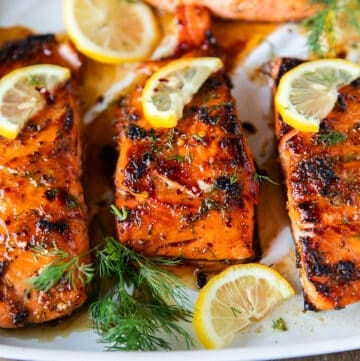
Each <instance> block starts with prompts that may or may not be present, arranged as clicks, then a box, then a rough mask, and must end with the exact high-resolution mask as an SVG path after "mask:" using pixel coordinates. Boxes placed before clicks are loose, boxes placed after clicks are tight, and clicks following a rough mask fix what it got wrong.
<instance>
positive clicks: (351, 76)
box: [275, 59, 360, 132]
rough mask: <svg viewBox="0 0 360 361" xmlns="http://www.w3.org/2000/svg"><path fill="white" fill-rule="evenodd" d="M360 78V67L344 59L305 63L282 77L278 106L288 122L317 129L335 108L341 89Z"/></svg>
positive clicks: (312, 129) (301, 128)
mask: <svg viewBox="0 0 360 361" xmlns="http://www.w3.org/2000/svg"><path fill="white" fill-rule="evenodd" d="M359 77H360V66H359V65H357V64H354V63H351V62H349V61H346V60H342V59H323V60H314V61H310V62H306V63H303V64H301V65H299V66H296V67H295V68H293V69H291V70H290V71H288V72H287V73H285V74H284V76H283V77H282V78H281V79H280V83H279V87H278V90H277V92H276V95H275V107H276V110H277V111H278V112H279V113H280V115H281V117H282V119H283V120H284V122H285V123H287V124H289V125H291V126H292V127H294V128H296V129H299V130H301V131H305V132H317V131H318V130H319V125H320V122H321V120H322V119H324V118H325V117H326V116H327V115H328V114H329V113H330V112H331V110H332V109H333V108H334V105H335V103H336V101H337V98H338V89H340V88H341V87H343V86H345V85H348V84H350V83H351V82H352V81H353V80H355V79H357V78H359Z"/></svg>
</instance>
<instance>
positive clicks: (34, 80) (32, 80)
mask: <svg viewBox="0 0 360 361" xmlns="http://www.w3.org/2000/svg"><path fill="white" fill-rule="evenodd" d="M29 84H30V85H31V86H34V87H40V86H43V85H44V81H43V79H41V78H40V77H38V76H37V75H34V74H31V75H29Z"/></svg>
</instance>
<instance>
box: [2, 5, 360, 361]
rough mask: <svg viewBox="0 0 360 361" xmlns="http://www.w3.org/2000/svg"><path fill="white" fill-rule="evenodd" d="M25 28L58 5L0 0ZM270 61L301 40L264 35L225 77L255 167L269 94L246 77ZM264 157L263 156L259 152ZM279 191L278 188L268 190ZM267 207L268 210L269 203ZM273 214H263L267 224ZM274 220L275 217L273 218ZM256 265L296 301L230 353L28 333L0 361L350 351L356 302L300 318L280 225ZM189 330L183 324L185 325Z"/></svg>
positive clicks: (8, 340)
mask: <svg viewBox="0 0 360 361" xmlns="http://www.w3.org/2000/svg"><path fill="white" fill-rule="evenodd" d="M14 24H22V25H27V26H30V27H32V28H34V29H35V30H36V31H38V32H53V31H61V30H63V21H62V16H61V0H46V1H45V0H0V26H9V25H14ZM276 55H289V56H300V57H303V56H306V47H305V41H304V39H303V38H302V37H301V36H299V35H298V34H297V33H296V28H295V27H294V26H289V27H285V28H281V29H279V30H278V31H276V32H275V33H274V34H272V35H271V36H270V37H269V38H268V39H267V40H266V41H265V42H264V43H263V44H262V45H261V46H260V47H259V48H258V49H256V50H255V51H254V52H253V53H252V54H251V55H250V56H249V57H248V58H247V59H246V61H245V63H244V66H243V67H242V68H238V69H237V70H236V71H235V72H234V74H232V78H233V81H234V85H235V86H234V95H235V96H236V98H237V100H238V106H239V109H240V113H241V118H242V120H243V121H251V122H255V124H256V126H257V129H258V130H259V131H258V132H257V133H256V134H255V135H253V136H250V139H249V143H250V146H251V148H252V150H253V151H254V153H255V155H256V158H257V161H258V163H259V164H260V165H262V164H263V163H264V162H265V160H266V155H264V152H262V150H263V148H264V144H267V146H265V149H267V150H268V151H269V150H271V148H272V147H273V145H272V144H273V143H271V142H272V133H271V129H270V127H269V125H268V124H269V121H268V119H269V108H270V90H269V87H268V86H264V85H258V84H256V83H252V82H251V81H250V80H249V77H248V74H249V73H251V71H252V70H253V69H254V68H255V67H256V66H257V65H260V64H262V63H263V62H264V61H266V60H268V59H271V58H272V57H274V56H276ZM265 154H266V152H265ZM275 189H276V191H277V192H281V190H280V188H279V187H278V188H275ZM270 206H271V205H270ZM277 217H278V214H276V213H272V212H269V222H273V221H274V222H275V221H277V220H276V218H277ZM279 217H280V216H279ZM262 262H263V263H266V264H274V263H279V262H280V263H281V264H282V268H281V270H282V272H283V273H284V275H285V276H286V277H287V278H288V279H289V280H290V281H291V282H292V283H293V284H294V286H295V287H296V288H297V291H298V292H297V296H296V297H294V298H293V299H292V300H290V301H289V302H286V303H284V304H283V305H281V306H280V307H279V308H277V309H276V310H274V312H272V314H271V315H269V316H268V317H267V318H266V319H265V320H263V321H262V322H260V323H257V324H256V325H254V326H253V327H252V328H250V329H248V330H246V331H244V332H242V333H240V334H239V336H238V337H237V339H236V342H235V343H234V344H233V346H232V347H231V348H228V349H225V350H219V351H205V350H202V349H201V347H200V346H199V345H197V346H196V348H195V349H194V350H185V349H184V345H182V344H178V343H176V342H175V343H174V351H171V352H170V353H169V352H131V353H118V352H105V351H104V345H102V344H100V343H98V342H97V341H98V336H97V335H96V334H95V333H93V332H91V331H71V329H70V331H69V330H67V331H66V332H64V331H61V332H60V333H59V335H57V334H56V329H53V330H50V331H49V330H48V329H44V330H41V329H40V330H39V331H34V330H28V331H21V332H17V331H14V332H13V331H6V332H0V357H4V358H10V359H27V360H29V359H32V360H37V361H40V360H47V361H50V360H54V361H55V360H59V361H60V360H61V361H64V360H66V361H71V360H87V361H93V360H94V361H95V360H104V361H110V360H124V361H125V360H127V361H129V360H157V361H161V360H167V359H169V358H171V359H172V361H176V360H184V359H189V358H190V359H196V360H198V361H201V360H204V361H205V360H206V361H212V360H214V361H215V360H216V361H219V360H238V361H240V360H265V359H266V360H269V359H279V358H287V357H293V356H305V355H312V354H319V353H327V352H335V351H343V350H350V349H356V348H359V346H360V313H359V311H360V304H358V305H353V306H350V307H348V308H347V309H345V310H340V311H336V312H322V313H313V312H307V313H304V312H303V311H302V309H303V300H302V296H301V292H300V289H299V286H298V282H297V276H296V271H295V266H294V257H293V244H292V240H291V234H290V231H289V228H288V225H287V221H286V219H285V220H284V222H283V226H282V227H281V229H279V231H278V234H277V235H276V237H274V239H273V240H272V242H271V247H270V248H268V249H267V250H266V252H265V253H264V257H263V259H262ZM279 317H283V318H284V319H285V321H286V323H287V326H288V331H287V332H279V331H274V330H273V329H272V321H273V320H276V319H277V318H279ZM190 326H191V325H190Z"/></svg>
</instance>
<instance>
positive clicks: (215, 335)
mask: <svg viewBox="0 0 360 361" xmlns="http://www.w3.org/2000/svg"><path fill="white" fill-rule="evenodd" d="M294 294H295V291H294V289H293V288H292V287H291V285H290V284H289V283H288V281H286V280H285V279H284V278H283V277H282V276H281V275H280V273H278V272H277V271H275V270H274V269H272V268H270V267H267V266H264V265H261V264H257V263H249V264H244V265H236V266H231V267H229V268H227V269H226V270H225V271H223V272H221V273H219V274H218V275H216V276H215V277H214V278H212V279H211V280H210V281H209V282H208V283H207V284H206V285H205V287H204V288H202V289H201V291H200V293H199V297H198V299H197V302H196V304H195V311H194V329H195V332H196V334H197V336H198V338H199V340H200V341H201V343H202V344H203V345H204V347H206V348H209V349H216V348H222V347H224V346H227V345H229V344H230V343H231V342H232V341H233V338H234V336H235V334H236V332H237V331H239V330H241V329H243V328H245V327H247V326H249V325H250V324H251V323H252V322H253V321H256V320H259V319H261V318H263V317H264V316H265V315H266V314H267V313H268V312H269V311H270V310H271V309H272V308H273V307H274V306H275V305H277V304H278V303H280V302H281V301H283V300H284V299H286V298H288V297H291V296H293V295H294Z"/></svg>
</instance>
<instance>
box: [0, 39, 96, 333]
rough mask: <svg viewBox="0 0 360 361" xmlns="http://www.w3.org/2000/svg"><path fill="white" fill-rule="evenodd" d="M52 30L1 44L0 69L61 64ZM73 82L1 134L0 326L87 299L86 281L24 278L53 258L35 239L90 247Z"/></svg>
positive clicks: (78, 249) (63, 312)
mask: <svg viewBox="0 0 360 361" xmlns="http://www.w3.org/2000/svg"><path fill="white" fill-rule="evenodd" d="M58 47H59V43H58V42H57V41H56V40H55V38H54V36H52V35H45V36H32V37H29V38H26V39H24V40H20V41H17V42H12V43H8V44H7V45H5V46H4V47H3V48H2V49H1V50H0V77H1V76H3V75H5V74H7V73H9V72H10V71H12V70H14V69H17V68H20V67H23V66H27V65H32V64H41V63H47V64H57V65H62V66H66V65H67V64H66V62H65V61H64V60H63V59H62V58H61V56H60V55H59V52H58ZM75 89H76V84H75V83H74V82H73V81H69V82H67V83H66V84H64V85H63V86H59V87H58V88H57V89H56V91H55V92H54V94H51V95H49V94H44V96H46V97H47V99H46V100H47V104H46V106H45V107H44V109H43V110H41V111H40V112H38V113H37V114H35V115H33V116H31V117H30V119H29V121H28V122H27V124H26V125H25V127H24V129H23V130H22V131H21V133H20V134H19V135H18V137H17V138H16V139H15V140H9V139H5V138H3V137H0V327H4V328H13V327H21V326H24V325H27V324H32V323H40V322H46V321H49V320H53V319H57V318H60V317H64V316H67V315H69V314H70V313H71V312H72V311H73V310H75V309H76V308H78V307H79V306H81V305H82V304H83V303H84V301H85V300H86V292H85V289H84V286H83V285H82V284H81V283H80V282H79V284H78V285H77V287H76V289H75V287H74V288H73V287H71V286H69V285H68V284H67V283H66V282H60V283H59V284H58V285H56V286H55V287H53V288H52V289H51V290H50V291H49V292H47V293H44V292H38V291H36V290H33V289H32V290H31V289H30V285H29V283H28V280H29V279H30V278H31V277H34V276H37V275H38V274H40V272H41V271H42V270H43V269H44V267H45V266H46V265H47V264H48V263H49V262H50V261H51V258H50V257H44V256H38V255H34V247H36V246H41V247H44V248H47V249H52V248H53V247H57V248H58V249H60V250H64V251H66V252H68V253H69V254H70V255H79V254H82V253H83V252H85V251H87V250H88V248H89V242H88V234H87V215H86V213H87V210H86V206H85V203H84V198H83V188H82V185H81V183H80V172H81V171H80V168H81V148H80V119H79V113H78V108H77V104H76V101H75Z"/></svg>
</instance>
